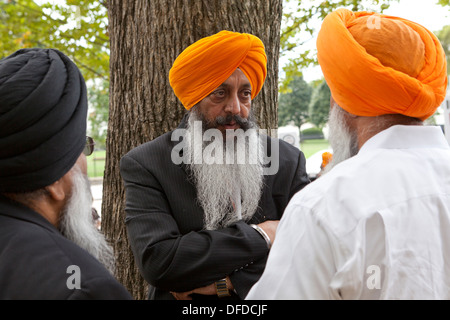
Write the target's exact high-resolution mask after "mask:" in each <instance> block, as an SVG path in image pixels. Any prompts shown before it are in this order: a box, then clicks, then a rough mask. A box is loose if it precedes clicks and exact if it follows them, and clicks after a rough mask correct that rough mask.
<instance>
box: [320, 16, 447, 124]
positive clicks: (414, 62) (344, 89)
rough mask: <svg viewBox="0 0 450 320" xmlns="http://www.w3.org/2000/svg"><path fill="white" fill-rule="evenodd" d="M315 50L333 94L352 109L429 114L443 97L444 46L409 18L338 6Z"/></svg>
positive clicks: (371, 112)
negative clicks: (350, 9)
mask: <svg viewBox="0 0 450 320" xmlns="http://www.w3.org/2000/svg"><path fill="white" fill-rule="evenodd" d="M317 51H318V60H319V64H320V66H321V68H322V71H323V74H324V76H325V80H326V81H327V83H328V85H329V87H330V90H331V94H332V96H333V98H334V100H335V101H336V102H337V103H338V105H339V106H340V107H341V108H343V109H345V110H346V111H348V112H350V113H351V114H354V115H357V116H369V117H371V116H378V115H383V114H403V115H406V116H410V117H414V118H419V119H421V120H425V119H427V118H428V117H430V116H432V115H433V114H434V112H435V111H436V109H437V108H438V107H439V106H440V104H441V103H442V101H443V100H444V98H445V94H446V89H447V62H446V58H445V53H444V50H443V48H442V46H441V44H440V42H439V40H438V39H437V37H436V36H435V35H434V34H433V33H432V32H430V31H428V30H427V29H425V28H424V27H423V26H421V25H419V24H417V23H414V22H411V21H409V20H406V19H402V18H399V17H392V16H386V15H379V14H375V13H371V12H355V13H354V12H352V11H349V10H347V9H338V10H336V11H334V12H333V13H331V14H329V15H328V16H327V17H326V18H325V19H324V21H323V23H322V27H321V30H320V32H319V35H318V38H317Z"/></svg>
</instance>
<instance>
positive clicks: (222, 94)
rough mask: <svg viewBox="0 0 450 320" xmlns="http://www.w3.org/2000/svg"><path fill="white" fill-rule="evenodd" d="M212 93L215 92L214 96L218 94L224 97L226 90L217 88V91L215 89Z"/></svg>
mask: <svg viewBox="0 0 450 320" xmlns="http://www.w3.org/2000/svg"><path fill="white" fill-rule="evenodd" d="M212 94H213V96H216V97H223V96H225V90H217V91H214V92H213V93H212Z"/></svg>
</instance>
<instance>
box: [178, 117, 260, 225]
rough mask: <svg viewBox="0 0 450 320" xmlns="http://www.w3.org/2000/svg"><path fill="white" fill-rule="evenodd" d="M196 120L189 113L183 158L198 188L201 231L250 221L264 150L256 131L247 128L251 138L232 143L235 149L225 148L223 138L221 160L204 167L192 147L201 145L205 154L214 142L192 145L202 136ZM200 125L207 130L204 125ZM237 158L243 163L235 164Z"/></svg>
mask: <svg viewBox="0 0 450 320" xmlns="http://www.w3.org/2000/svg"><path fill="white" fill-rule="evenodd" d="M195 121H202V120H201V117H200V116H199V115H198V114H197V112H196V111H191V113H190V115H189V120H188V126H187V130H186V138H187V139H186V141H187V150H186V151H187V155H186V158H187V159H188V169H189V172H190V176H191V178H192V179H193V181H194V182H195V186H196V189H197V200H198V201H199V204H200V205H201V207H202V208H203V210H204V228H205V229H206V230H217V229H220V228H224V227H228V226H230V225H232V224H233V223H236V222H237V221H239V220H244V221H248V220H250V218H251V217H252V216H253V215H254V213H255V212H256V210H257V208H258V203H259V199H260V197H261V193H262V187H263V159H264V150H263V147H262V143H261V141H260V138H259V136H258V134H257V130H256V129H254V128H252V129H248V130H252V131H247V133H248V134H250V135H253V134H254V136H252V137H251V138H246V139H245V143H234V149H233V148H226V145H225V144H226V142H225V139H223V141H221V143H222V145H223V150H224V152H223V155H222V154H220V155H219V157H220V159H216V161H214V162H213V163H211V162H208V164H206V163H204V161H203V163H200V162H199V158H198V157H199V155H198V154H194V153H195V152H194V144H196V143H202V151H204V150H205V148H206V147H207V146H208V145H210V144H211V143H213V142H209V141H206V142H198V141H195V142H194V140H193V137H194V136H196V137H198V136H202V135H203V132H204V130H203V129H201V127H199V126H194V122H195ZM203 126H204V127H206V126H205V123H203ZM196 130H197V131H199V130H201V131H202V132H196ZM254 139H255V140H254ZM238 141H239V140H238ZM249 141H250V143H249ZM251 141H253V142H256V141H257V142H256V143H251ZM214 142H215V141H214ZM236 157H237V158H240V159H241V161H242V158H243V157H245V161H244V163H243V164H240V163H242V162H238V161H237V159H236ZM241 157H242V158H241ZM230 159H234V161H230ZM217 160H219V161H217ZM217 162H221V163H217ZM230 162H231V163H230ZM231 201H233V202H231ZM232 203H233V204H232Z"/></svg>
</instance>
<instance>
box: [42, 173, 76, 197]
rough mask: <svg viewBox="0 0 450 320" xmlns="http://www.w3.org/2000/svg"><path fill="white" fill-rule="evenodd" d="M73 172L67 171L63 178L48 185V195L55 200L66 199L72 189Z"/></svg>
mask: <svg viewBox="0 0 450 320" xmlns="http://www.w3.org/2000/svg"><path fill="white" fill-rule="evenodd" d="M70 175H71V172H70V171H69V172H67V173H66V174H65V175H64V176H63V177H62V178H61V179H59V180H57V181H55V182H53V183H52V184H51V185H49V186H46V187H45V189H46V190H47V192H48V195H49V196H50V197H51V198H52V199H53V200H55V201H64V199H66V198H67V197H68V196H69V194H70V191H71V180H70Z"/></svg>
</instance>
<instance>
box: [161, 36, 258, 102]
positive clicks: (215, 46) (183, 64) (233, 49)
mask: <svg viewBox="0 0 450 320" xmlns="http://www.w3.org/2000/svg"><path fill="white" fill-rule="evenodd" d="M266 64H267V57H266V53H265V51H264V44H263V43H262V42H261V40H260V39H259V38H258V37H256V36H254V35H251V34H248V33H237V32H231V31H226V30H223V31H221V32H219V33H217V34H215V35H212V36H209V37H206V38H203V39H200V40H198V41H197V42H195V43H193V44H192V45H190V46H189V47H187V48H186V49H185V50H184V51H183V52H182V53H181V54H180V55H179V56H178V57H177V58H176V59H175V62H174V63H173V66H172V68H171V69H170V72H169V82H170V85H171V87H172V89H173V91H174V92H175V95H176V96H177V97H178V99H179V100H180V101H181V103H182V104H183V106H184V107H185V108H186V109H187V110H189V109H190V108H192V107H193V106H194V105H196V104H197V103H198V102H200V101H201V100H202V99H203V98H205V97H206V96H208V95H209V94H210V93H211V92H212V91H214V89H216V88H217V87H218V86H220V85H221V84H222V83H223V82H224V81H225V80H226V79H228V78H229V77H230V76H231V74H232V73H233V72H234V71H235V70H236V69H237V68H239V69H240V70H242V72H243V73H244V74H245V76H246V77H247V79H248V80H249V81H250V84H251V86H252V94H251V97H252V99H253V98H254V97H256V95H257V94H258V93H259V91H260V90H261V88H262V86H263V83H264V80H265V78H266V73H267V71H266Z"/></svg>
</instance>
